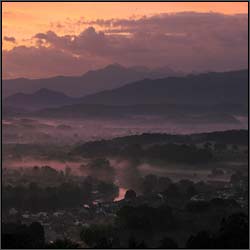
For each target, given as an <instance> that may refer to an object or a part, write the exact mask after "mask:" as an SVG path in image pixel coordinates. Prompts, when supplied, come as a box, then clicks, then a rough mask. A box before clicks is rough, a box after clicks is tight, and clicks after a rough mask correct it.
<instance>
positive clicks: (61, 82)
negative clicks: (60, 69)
mask: <svg viewBox="0 0 250 250" xmlns="http://www.w3.org/2000/svg"><path fill="white" fill-rule="evenodd" d="M178 74H180V73H177V72H174V71H172V70H171V69H169V68H162V69H159V70H149V69H147V68H144V67H130V68H126V67H123V66H121V65H119V64H111V65H108V66H106V67H105V68H102V69H98V70H91V71H88V72H87V73H85V74H84V75H82V76H57V77H51V78H46V79H33V80H31V79H26V78H18V79H11V80H3V96H5V97H7V96H10V95H13V94H15V93H18V92H22V93H26V94H27V93H33V92H35V91H37V90H39V89H41V88H48V89H51V90H55V91H58V90H60V91H61V92H63V93H65V94H67V95H69V96H78V97H79V96H84V95H87V94H92V93H97V92H99V91H103V90H108V89H113V88H118V87H121V86H123V85H125V84H127V83H130V82H134V81H138V80H141V79H144V78H153V79H156V78H161V77H166V76H170V75H178Z"/></svg>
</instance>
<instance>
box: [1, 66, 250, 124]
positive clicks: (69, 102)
mask: <svg viewBox="0 0 250 250" xmlns="http://www.w3.org/2000/svg"><path fill="white" fill-rule="evenodd" d="M247 100H248V71H247V70H241V71H230V72H222V73H215V72H211V73H204V74H199V75H188V76H183V77H167V78H162V79H155V80H151V79H144V80H141V81H137V82H134V83H130V84H127V85H125V86H123V87H120V88H116V89H113V90H109V91H102V92H99V93H97V94H93V95H88V96H85V97H79V98H75V97H69V96H67V95H65V94H64V93H61V92H58V91H53V90H48V89H44V88H43V89H40V90H38V91H36V92H35V93H33V94H23V93H17V94H15V95H12V96H10V97H7V98H5V99H4V106H5V107H8V110H9V112H10V110H11V108H10V107H13V108H18V109H24V110H25V109H26V110H29V111H32V113H31V114H32V115H35V116H43V117H57V118H59V117H60V118H66V117H67V118H83V117H97V118H101V117H109V118H120V117H124V116H147V115H150V116H153V115H155V116H161V117H165V118H167V119H169V120H171V119H174V120H176V119H177V120H179V121H181V120H183V121H184V120H185V121H189V120H190V121H194V120H197V122H198V121H204V122H209V120H211V121H213V122H221V121H224V122H230V123H236V122H237V120H236V119H235V118H234V116H237V115H238V116H247V114H248V106H247V105H248V104H247ZM39 109H41V110H39ZM36 110H39V111H36ZM15 112H16V111H15Z"/></svg>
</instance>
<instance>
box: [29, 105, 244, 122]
mask: <svg viewBox="0 0 250 250" xmlns="http://www.w3.org/2000/svg"><path fill="white" fill-rule="evenodd" d="M215 108H216V106H214V107H211V106H204V105H203V106H202V105H200V106H194V105H170V104H139V105H128V106H123V105H102V104H74V105H68V106H63V107H58V108H48V109H43V110H39V111H36V112H34V113H31V115H32V116H36V117H47V118H98V119H101V118H105V119H106V118H107V119H120V118H126V119H137V118H139V119H140V118H142V119H145V118H148V119H149V118H150V117H151V118H154V117H155V118H161V119H165V120H167V121H169V122H183V123H191V124H192V123H194V122H195V123H196V124H197V123H206V124H209V123H221V124H222V123H227V124H239V121H238V120H237V119H236V118H235V117H234V113H231V112H230V110H228V112H225V110H224V111H223V109H222V110H221V111H220V110H219V109H218V110H215ZM245 115H246V114H245Z"/></svg>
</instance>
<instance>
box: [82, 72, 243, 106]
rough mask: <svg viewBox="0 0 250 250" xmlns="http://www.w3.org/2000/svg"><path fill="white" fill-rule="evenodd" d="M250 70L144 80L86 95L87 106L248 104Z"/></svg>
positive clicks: (84, 101)
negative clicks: (249, 71)
mask: <svg viewBox="0 0 250 250" xmlns="http://www.w3.org/2000/svg"><path fill="white" fill-rule="evenodd" d="M247 101H248V71H247V70H241V71H231V72H222V73H215V72H211V73H205V74H200V75H189V76H184V77H167V78H163V79H156V80H152V79H144V80H142V81H138V82H134V83H130V84H127V85H125V86H123V87H120V88H117V89H114V90H108V91H103V92H101V93H97V94H93V95H89V96H86V97H84V98H83V99H82V102H83V103H88V104H106V105H134V104H145V103H147V104H155V103H172V104H195V105H198V104H209V105H211V104H213V105H217V104H223V105H224V104H229V105H230V104H245V105H246V104H247Z"/></svg>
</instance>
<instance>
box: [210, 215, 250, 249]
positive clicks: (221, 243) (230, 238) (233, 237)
mask: <svg viewBox="0 0 250 250" xmlns="http://www.w3.org/2000/svg"><path fill="white" fill-rule="evenodd" d="M215 247H216V248H224V249H226V248H234V249H237V248H238V249H246V248H247V249H248V248H249V227H248V217H247V215H245V214H243V213H236V214H232V215H231V216H229V217H228V218H227V219H223V220H222V222H221V226H220V230H219V232H218V234H217V235H216V237H215Z"/></svg>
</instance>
